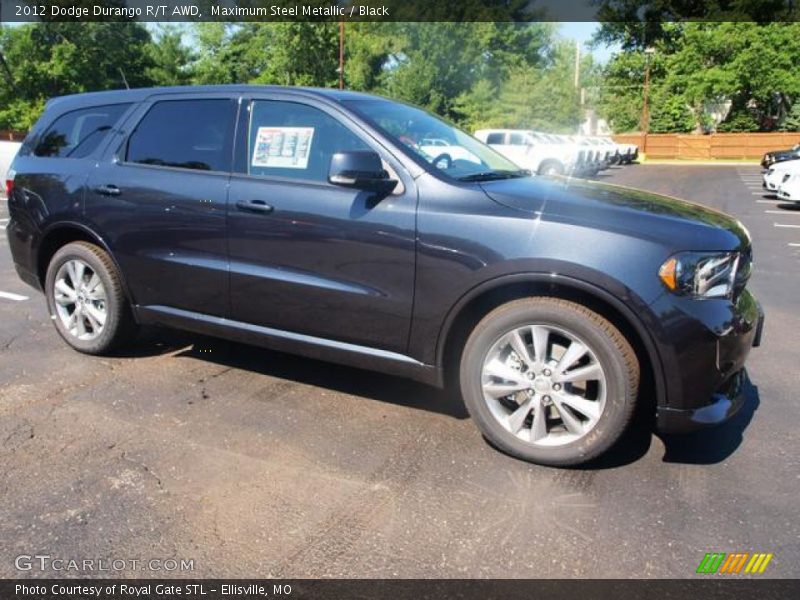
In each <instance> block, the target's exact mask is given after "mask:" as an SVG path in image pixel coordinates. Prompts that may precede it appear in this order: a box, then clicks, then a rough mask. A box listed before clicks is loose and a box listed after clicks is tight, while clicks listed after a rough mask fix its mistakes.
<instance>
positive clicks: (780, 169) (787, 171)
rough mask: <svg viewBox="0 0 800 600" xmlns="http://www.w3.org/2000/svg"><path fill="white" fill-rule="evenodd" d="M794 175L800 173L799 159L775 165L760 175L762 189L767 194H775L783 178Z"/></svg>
mask: <svg viewBox="0 0 800 600" xmlns="http://www.w3.org/2000/svg"><path fill="white" fill-rule="evenodd" d="M795 173H800V159H796V160H786V161H783V162H779V163H775V164H773V165H772V166H771V167H769V168H768V169H767V170H766V171H764V172H763V173H762V175H761V178H762V187H763V188H764V189H765V190H766V191H768V192H777V191H778V188H779V187H780V185H781V184H782V183H783V180H784V178H785V177H786V176H787V175H792V174H795Z"/></svg>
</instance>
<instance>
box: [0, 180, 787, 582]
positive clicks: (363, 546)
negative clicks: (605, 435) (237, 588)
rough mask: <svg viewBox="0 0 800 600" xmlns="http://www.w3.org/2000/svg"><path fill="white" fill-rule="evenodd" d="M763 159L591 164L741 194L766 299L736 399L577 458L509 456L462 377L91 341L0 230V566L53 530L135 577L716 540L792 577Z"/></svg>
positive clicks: (441, 573)
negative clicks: (75, 345) (475, 420)
mask: <svg viewBox="0 0 800 600" xmlns="http://www.w3.org/2000/svg"><path fill="white" fill-rule="evenodd" d="M759 173H760V170H759V168H758V167H757V166H756V165H753V166H669V165H661V166H656V165H653V166H650V165H647V166H645V165H636V166H632V167H625V168H614V169H611V170H609V171H606V172H604V173H603V174H601V176H600V179H601V180H603V181H607V182H610V183H615V184H621V185H631V186H633V187H638V188H642V189H648V190H653V191H657V192H661V193H665V194H669V195H672V196H677V197H682V198H688V199H693V200H695V201H697V202H700V203H702V204H706V205H708V206H712V207H715V208H718V209H721V210H723V211H725V212H728V213H730V214H733V215H735V216H736V217H738V218H739V219H740V220H741V221H742V222H743V223H744V224H745V225H746V226H747V227H748V229H749V230H750V232H751V233H752V236H753V239H754V247H755V256H756V270H755V274H754V276H753V280H752V283H751V284H750V285H751V288H752V289H753V291H754V292H755V293H756V295H757V296H758V297H759V299H760V300H761V301H762V303H763V305H764V309H765V312H766V315H767V321H766V330H765V338H764V345H763V346H762V347H761V348H759V349H755V350H754V351H753V354H752V355H751V359H750V361H749V368H750V375H751V380H752V385H751V386H750V390H749V392H750V396H751V397H750V402H749V403H748V405H747V407H746V408H745V410H744V411H743V412H742V413H741V414H740V415H738V416H737V418H735V419H734V420H733V421H732V422H730V423H728V424H727V425H725V426H724V427H721V428H718V429H715V430H710V431H706V432H701V433H700V434H696V435H694V436H691V437H686V438H669V439H662V438H660V437H657V436H652V435H650V434H642V435H632V436H630V438H629V439H628V440H626V443H625V444H624V445H623V446H622V447H621V448H619V449H618V450H617V451H615V452H614V453H612V455H611V456H609V457H607V458H606V459H604V460H603V461H602V462H601V463H599V464H597V465H594V466H593V467H592V468H588V469H582V470H557V469H548V468H544V467H538V466H534V465H529V464H526V463H523V462H520V461H517V460H514V459H511V458H509V457H506V456H504V455H502V454H500V453H499V452H497V451H496V450H494V449H492V448H491V447H489V446H488V445H487V444H486V443H485V442H484V441H483V440H482V439H481V437H480V435H479V434H478V433H477V430H476V429H475V428H474V427H473V425H472V423H471V422H470V421H469V420H468V419H467V418H466V414H465V411H464V408H463V406H462V405H461V404H460V402H459V401H457V400H456V399H454V398H452V397H450V396H449V395H448V394H446V393H443V392H439V391H437V390H434V389H432V388H428V387H426V386H423V385H420V384H416V383H413V382H409V381H405V380H401V379H397V378H393V377H389V376H384V375H379V374H375V373H368V372H365V371H359V370H356V369H349V368H344V367H339V366H335V365H330V364H325V363H320V362H315V361H311V360H308V359H304V358H297V357H293V356H287V355H282V354H278V353H273V352H269V351H266V350H262V349H258V348H252V347H248V346H244V345H240V344H233V343H227V342H222V341H218V340H213V339H209V338H202V337H198V336H193V335H189V334H182V333H176V332H170V331H165V330H153V331H148V332H145V334H144V335H143V338H142V340H141V341H140V342H139V343H138V344H137V345H136V346H134V347H133V348H131V349H130V351H129V352H128V353H127V354H126V355H124V356H117V357H114V358H93V357H89V356H84V355H80V354H77V353H75V352H73V351H71V350H69V349H68V348H67V347H66V345H65V344H64V343H63V342H62V341H61V340H60V338H59V337H58V336H57V334H56V333H55V331H54V330H53V327H52V326H51V324H50V323H49V319H48V316H47V312H46V309H45V304H44V300H43V298H42V297H41V295H39V294H38V293H36V292H34V291H33V290H30V289H29V288H27V287H26V286H24V285H23V284H22V283H21V282H20V281H19V280H18V279H17V278H16V276H15V274H14V270H13V265H12V264H11V260H10V256H9V253H8V248H7V246H6V244H5V242H4V240H3V243H1V244H0V444H2V445H1V446H0V489H3V490H4V502H3V503H2V504H0V539H3V540H5V541H6V543H5V544H3V547H2V549H0V575H2V576H4V577H11V576H16V575H19V574H20V573H19V572H18V571H17V570H16V569H15V567H14V562H15V561H14V559H15V557H17V556H19V555H35V554H46V555H50V556H52V557H59V558H64V559H76V560H81V559H98V558H105V559H108V560H112V559H121V560H123V561H126V565H125V567H124V569H123V570H121V571H119V572H117V571H112V573H113V574H115V575H126V576H132V577H139V576H141V577H149V576H164V575H186V574H187V573H185V572H184V573H181V572H180V571H169V572H165V571H164V570H163V568H162V569H161V570H157V568H156V567H157V565H155V566H154V568H153V569H152V570H140V569H141V564H140V565H139V567H138V568H131V566H130V565H131V563H130V560H132V559H133V560H140V561H148V560H150V559H156V560H160V561H161V562H160V563H158V564H161V565H163V564H164V561H165V560H166V559H177V560H178V562H180V560H181V559H185V560H193V565H194V570H193V571H192V574H193V575H197V576H224V577H237V576H238V577H244V576H252V575H253V574H254V573H257V574H259V575H261V576H274V577H324V576H332V577H465V576H467V577H573V576H582V577H690V576H693V575H694V573H695V569H696V568H697V566H698V564H699V563H700V561H701V559H702V558H703V556H704V554H705V553H706V552H771V553H774V558H773V560H772V562H771V563H770V566H769V569H768V570H767V574H768V575H770V576H774V577H797V576H798V574H800V573H799V572H798V567H797V565H798V564H800V524H798V522H797V518H796V515H797V489H798V485H800V468H799V467H800V458H798V454H799V453H798V449H799V447H800V436H798V434H797V423H799V422H800V405H799V404H798V401H797V395H796V389H797V388H798V384H800V369H799V368H798V367H797V363H798V358H800V352H799V351H798V342H797V334H796V332H797V331H800V315H798V306H799V305H798V300H797V298H798V297H799V296H800V276H798V261H799V259H800V207H794V206H791V205H787V204H786V203H781V202H778V201H777V200H776V199H775V198H774V197H766V196H764V195H763V194H762V192H761V191H760V190H761V181H760V174H759ZM7 218H8V214H7V207H6V203H5V202H4V201H2V200H0V224H4V223H5V219H7ZM84 573H85V574H88V575H91V574H96V573H90V572H84ZM22 574H23V575H31V576H42V575H45V576H52V575H55V574H57V573H54V572H52V571H46V572H44V573H42V572H40V571H38V570H31V571H26V572H24V573H22ZM70 574H71V575H76V574H78V573H77V572H71V573H70Z"/></svg>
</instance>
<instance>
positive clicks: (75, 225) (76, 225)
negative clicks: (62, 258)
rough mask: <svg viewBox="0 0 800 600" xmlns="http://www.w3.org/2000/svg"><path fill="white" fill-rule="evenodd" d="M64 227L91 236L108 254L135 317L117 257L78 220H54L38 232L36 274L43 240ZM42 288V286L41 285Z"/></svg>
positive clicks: (91, 230)
mask: <svg viewBox="0 0 800 600" xmlns="http://www.w3.org/2000/svg"><path fill="white" fill-rule="evenodd" d="M65 229H73V230H74V229H77V230H79V231H81V232H82V233H84V234H86V235H87V236H88V237H90V238H92V240H93V241H94V242H95V243H96V244H97V245H98V246H100V247H101V248H102V249H103V250H104V251H105V252H106V254H108V256H109V257H110V258H111V262H112V263H114V268H116V269H117V272H118V273H119V275H120V280H121V282H122V289H123V291H124V292H125V297H126V298H127V299H128V303H129V304H130V306H131V311H132V313H133V315H134V318H137V317H136V305H135V303H134V299H133V295H132V294H131V291H130V288H129V287H128V282H127V280H126V279H125V274H124V272H123V271H122V269H121V268H120V266H119V262H117V257H116V256H115V255H114V252H113V251H112V250H111V247H110V246H109V244H108V242H107V241H106V240H105V239H103V237H102V236H101V235H100V234H98V233H97V232H96V231H94V230H93V229H92V228H91V227H89V226H88V225H86V224H85V223H81V222H80V221H56V222H54V223H50V224H48V225H47V227H45V228H44V229H42V232H41V234H40V239H39V243H38V245H37V247H36V269H37V276H38V274H39V273H38V271H39V267H40V263H41V260H42V246H43V245H44V242H45V240H47V238H48V237H49V236H50V235H52V234H53V233H55V232H58V231H60V230H65ZM42 288H44V286H42ZM137 321H138V319H137Z"/></svg>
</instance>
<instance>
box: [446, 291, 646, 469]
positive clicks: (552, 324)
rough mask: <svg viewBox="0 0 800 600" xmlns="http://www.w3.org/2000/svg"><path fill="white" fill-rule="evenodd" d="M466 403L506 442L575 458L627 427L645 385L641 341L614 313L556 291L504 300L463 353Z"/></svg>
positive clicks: (519, 453)
mask: <svg viewBox="0 0 800 600" xmlns="http://www.w3.org/2000/svg"><path fill="white" fill-rule="evenodd" d="M460 384H461V391H462V394H463V397H464V402H465V404H466V406H467V409H468V410H469V412H470V414H471V415H472V417H473V419H474V420H475V422H476V423H477V425H478V428H479V429H480V430H481V432H482V433H483V434H484V435H485V436H486V437H487V438H488V439H489V441H491V442H492V443H493V444H494V445H496V446H497V447H498V448H500V449H501V450H503V451H505V452H507V453H508V454H511V455H513V456H516V457H518V458H522V459H524V460H528V461H531V462H535V463H540V464H545V465H552V466H572V465H578V464H581V463H585V462H587V461H590V460H592V459H593V458H596V457H597V456H599V455H600V454H602V453H603V452H605V451H606V450H608V449H609V448H610V447H611V446H612V445H613V444H614V443H615V442H616V441H617V440H618V439H619V438H620V436H621V435H622V433H623V432H624V431H625V429H626V427H627V426H628V423H629V422H630V419H631V416H632V414H633V409H634V405H635V402H636V396H637V393H638V387H639V363H638V361H637V358H636V354H635V352H634V351H633V348H632V347H631V345H630V344H629V343H628V341H627V340H626V339H625V337H624V336H623V335H622V334H621V333H620V331H619V330H618V329H617V328H616V327H615V326H614V325H613V324H612V323H610V322H609V321H608V320H606V319H605V318H603V317H602V316H600V315H598V314H597V313H595V312H593V311H591V310H589V309H588V308H586V307H584V306H582V305H580V304H576V303H574V302H569V301H566V300H561V299H557V298H550V297H536V298H527V299H523V300H516V301H513V302H510V303H508V304H505V305H503V306H500V307H499V308H497V309H495V310H494V311H492V312H491V313H489V314H488V315H487V316H486V317H484V319H483V320H482V321H481V322H480V323H478V325H477V326H476V327H475V329H474V330H473V331H472V334H471V335H470V337H469V339H468V340H467V343H466V345H465V347H464V352H463V354H462V358H461V367H460Z"/></svg>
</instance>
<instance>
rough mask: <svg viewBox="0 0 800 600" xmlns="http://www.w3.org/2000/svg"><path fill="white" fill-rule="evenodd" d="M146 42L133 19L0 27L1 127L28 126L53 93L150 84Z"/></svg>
mask: <svg viewBox="0 0 800 600" xmlns="http://www.w3.org/2000/svg"><path fill="white" fill-rule="evenodd" d="M150 41H151V40H150V34H149V33H148V32H147V30H146V29H145V28H144V26H142V25H141V24H139V23H134V22H123V23H107V22H99V23H76V22H66V23H55V22H44V23H36V24H28V25H21V26H18V27H3V28H2V30H0V53H1V54H2V56H3V58H4V61H3V62H4V63H5V64H6V65H7V67H8V69H7V70H6V69H3V71H4V74H5V77H3V78H1V79H0V128H9V129H21V130H25V129H28V128H29V127H30V126H31V125H32V124H33V122H34V121H35V120H36V118H38V115H39V112H40V110H41V108H42V107H43V106H44V103H45V101H46V100H47V99H49V98H51V97H53V96H60V95H64V94H71V93H79V92H87V91H95V90H106V89H115V88H124V87H126V86H129V87H141V86H145V85H149V84H150V79H149V78H148V74H147V73H148V70H149V68H150V67H151V66H152V59H151V55H150V52H149V50H148V47H149V44H150Z"/></svg>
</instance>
